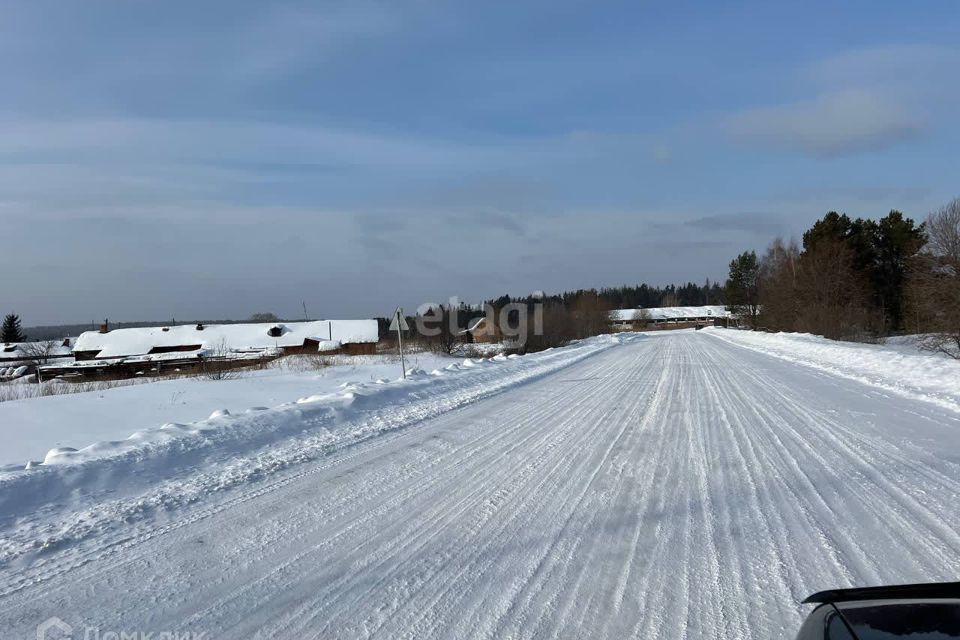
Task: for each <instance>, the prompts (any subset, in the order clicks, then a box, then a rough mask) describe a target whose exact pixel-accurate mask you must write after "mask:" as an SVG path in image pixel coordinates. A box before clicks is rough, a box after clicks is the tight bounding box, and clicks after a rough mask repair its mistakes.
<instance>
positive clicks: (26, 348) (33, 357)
mask: <svg viewBox="0 0 960 640" xmlns="http://www.w3.org/2000/svg"><path fill="white" fill-rule="evenodd" d="M58 347H59V343H58V342H57V341H56V340H39V341H37V342H25V343H22V344H21V345H20V348H19V351H20V353H22V354H23V356H24V357H23V361H24V362H26V363H27V364H30V365H32V366H34V367H39V366H42V365H45V364H47V363H48V362H50V359H51V358H53V357H54V356H55V355H57V349H58Z"/></svg>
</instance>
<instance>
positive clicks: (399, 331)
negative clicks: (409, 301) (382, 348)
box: [397, 309, 407, 380]
mask: <svg viewBox="0 0 960 640" xmlns="http://www.w3.org/2000/svg"><path fill="white" fill-rule="evenodd" d="M400 319H401V316H400V309H397V344H398V346H399V349H400V368H401V369H403V379H404V380H406V379H407V365H406V364H405V363H404V361H403V330H402V329H401V328H400Z"/></svg>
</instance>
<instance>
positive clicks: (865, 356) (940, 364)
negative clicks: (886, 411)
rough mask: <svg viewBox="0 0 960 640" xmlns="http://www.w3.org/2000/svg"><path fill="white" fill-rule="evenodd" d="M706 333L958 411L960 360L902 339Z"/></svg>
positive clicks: (734, 331) (748, 332)
mask: <svg viewBox="0 0 960 640" xmlns="http://www.w3.org/2000/svg"><path fill="white" fill-rule="evenodd" d="M704 332H705V335H710V336H713V337H715V338H719V339H721V340H726V341H727V342H730V343H733V344H737V345H739V346H742V347H746V348H748V349H753V350H754V351H759V352H761V353H765V354H767V355H771V356H774V357H777V358H781V359H783V360H787V361H790V362H793V363H796V364H800V365H804V366H807V367H812V368H815V369H820V370H822V371H828V372H830V373H832V374H834V375H838V376H842V377H844V378H848V379H851V380H858V381H860V382H865V383H867V384H870V385H873V386H876V387H880V388H883V389H885V390H887V391H893V392H896V393H900V394H903V395H907V396H909V397H912V398H920V399H924V400H928V401H931V402H936V403H938V404H940V405H941V406H945V407H947V408H949V409H953V410H960V361H956V360H952V359H949V358H944V357H941V356H936V355H934V354H929V353H923V352H920V351H918V350H917V349H916V347H915V346H912V345H911V344H910V342H911V341H909V340H906V339H901V340H898V341H895V344H891V345H890V346H887V345H876V344H860V343H855V342H840V341H836V340H828V339H827V338H823V337H821V336H815V335H811V334H809V333H761V332H756V331H737V330H732V329H717V328H713V327H709V328H707V329H705V330H704Z"/></svg>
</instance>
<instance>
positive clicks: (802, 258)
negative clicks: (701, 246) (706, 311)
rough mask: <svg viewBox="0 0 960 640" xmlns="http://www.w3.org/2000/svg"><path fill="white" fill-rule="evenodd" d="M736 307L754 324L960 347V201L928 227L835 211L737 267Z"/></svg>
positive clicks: (729, 286) (731, 292) (732, 301)
mask: <svg viewBox="0 0 960 640" xmlns="http://www.w3.org/2000/svg"><path fill="white" fill-rule="evenodd" d="M725 292H726V300H727V304H728V305H730V306H731V308H733V309H735V310H737V311H739V312H741V313H742V314H743V315H744V317H745V318H746V319H747V320H748V321H749V323H750V324H751V325H752V326H753V327H755V328H765V329H768V330H775V331H799V332H806V333H814V334H818V335H822V336H825V337H828V338H834V339H843V340H856V341H871V340H876V339H881V338H883V337H885V336H889V335H892V334H900V333H910V334H923V335H924V336H925V338H923V340H922V341H921V346H925V347H927V348H930V349H931V350H936V351H943V352H944V353H949V354H950V355H954V354H957V353H958V350H960V199H956V200H954V201H952V202H950V203H949V204H947V205H945V206H943V207H942V208H940V209H938V210H936V211H934V212H932V213H931V214H930V215H929V216H928V217H927V219H926V221H924V222H922V223H919V224H918V223H917V222H915V221H914V220H913V219H912V218H909V217H907V216H905V215H904V214H903V213H901V212H900V211H897V210H892V211H890V213H888V214H887V215H886V216H884V217H882V218H879V219H876V220H874V219H870V218H856V219H853V218H851V217H850V216H848V215H846V214H843V213H838V212H835V211H831V212H830V213H827V214H826V215H825V216H823V218H821V219H820V220H818V221H817V222H816V223H814V225H813V226H812V227H810V228H809V229H808V230H807V231H806V232H804V234H803V238H802V242H800V243H798V242H797V241H796V240H784V239H783V238H775V239H773V241H772V242H771V243H770V245H769V246H768V247H767V249H766V251H765V252H763V253H762V255H760V256H758V255H757V254H756V252H754V251H746V252H743V253H741V254H740V255H739V256H737V257H736V258H734V260H733V261H732V262H731V263H730V272H729V278H728V280H727V282H726V286H725Z"/></svg>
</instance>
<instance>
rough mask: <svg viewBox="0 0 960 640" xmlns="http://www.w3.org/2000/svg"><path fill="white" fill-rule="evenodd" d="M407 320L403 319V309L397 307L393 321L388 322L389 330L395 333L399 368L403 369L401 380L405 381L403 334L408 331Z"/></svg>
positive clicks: (405, 366) (405, 367)
mask: <svg viewBox="0 0 960 640" xmlns="http://www.w3.org/2000/svg"><path fill="white" fill-rule="evenodd" d="M409 329H410V327H409V325H407V319H406V318H404V317H403V309H401V308H400V307H397V310H396V311H394V312H393V320H392V321H391V322H390V330H391V331H396V332H397V347H398V349H399V350H400V368H401V369H403V379H404V380H406V379H407V365H406V363H405V362H404V361H403V332H404V331H407V330H409Z"/></svg>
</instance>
